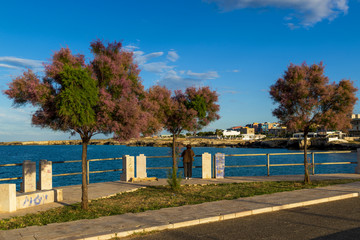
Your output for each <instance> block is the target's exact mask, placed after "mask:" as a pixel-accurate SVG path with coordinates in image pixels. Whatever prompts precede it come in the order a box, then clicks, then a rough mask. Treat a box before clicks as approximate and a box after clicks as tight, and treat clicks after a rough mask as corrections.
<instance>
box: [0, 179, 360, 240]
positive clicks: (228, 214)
mask: <svg viewBox="0 0 360 240" xmlns="http://www.w3.org/2000/svg"><path fill="white" fill-rule="evenodd" d="M359 191H360V182H355V183H350V184H343V185H334V186H328V187H323V188H316V189H303V190H297V191H291V192H281V193H274V194H269V195H261V196H254V197H248V198H240V199H235V200H223V201H216V202H208V203H202V204H197V205H188V206H182V207H174V208H164V209H160V210H154V211H146V212H142V213H136V214H132V213H127V214H123V215H116V216H109V217H101V218H97V219H92V220H88V219H85V220H79V221H74V222H67V223H54V224H49V225H46V226H41V227H39V226H33V227H27V228H23V229H15V230H8V231H0V239H1V240H2V239H14V240H16V239H19V240H24V239H32V240H33V239H37V240H42V239H86V240H92V239H109V238H111V237H114V236H128V235H131V234H133V233H136V232H144V231H153V230H164V229H174V228H178V227H185V226H193V225H196V224H203V223H209V222H215V221H221V220H226V219H232V218H238V217H244V216H249V215H254V214H260V213H265V212H272V211H278V210H281V209H289V208H293V207H301V206H306V205H310V204H318V203H323V202H328V201H335V200H340V199H345V198H350V197H357V196H358V195H359Z"/></svg>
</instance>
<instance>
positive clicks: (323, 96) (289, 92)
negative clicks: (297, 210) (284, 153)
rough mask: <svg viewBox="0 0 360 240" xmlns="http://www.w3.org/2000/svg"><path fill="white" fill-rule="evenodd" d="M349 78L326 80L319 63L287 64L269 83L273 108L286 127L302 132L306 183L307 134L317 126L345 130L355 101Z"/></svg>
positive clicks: (347, 127)
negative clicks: (281, 75) (277, 77)
mask: <svg viewBox="0 0 360 240" xmlns="http://www.w3.org/2000/svg"><path fill="white" fill-rule="evenodd" d="M356 91H357V89H356V88H355V87H354V86H353V82H351V81H349V80H341V81H340V82H339V83H338V84H336V83H335V82H334V83H331V84H329V79H328V78H327V77H326V76H325V75H324V66H323V64H322V63H320V64H318V65H317V64H313V65H311V66H308V65H307V64H306V63H303V64H302V65H300V66H298V65H294V64H291V65H290V66H289V67H288V69H287V71H285V74H284V76H283V77H282V78H279V79H278V80H277V82H276V83H275V84H274V85H272V86H271V87H270V95H271V98H272V99H273V100H274V102H275V103H278V104H279V106H278V107H277V108H276V109H275V110H274V111H273V115H274V116H276V117H277V118H278V119H279V120H280V121H281V122H282V123H283V124H285V125H286V126H287V127H288V129H289V130H300V131H303V132H304V170H305V178H304V181H305V183H310V177H309V172H308V161H307V136H308V133H309V131H311V130H315V129H317V128H324V129H328V128H331V129H332V130H343V131H347V130H348V129H349V128H350V120H351V114H352V112H353V109H354V105H355V103H356V101H357V98H356V96H355V93H356Z"/></svg>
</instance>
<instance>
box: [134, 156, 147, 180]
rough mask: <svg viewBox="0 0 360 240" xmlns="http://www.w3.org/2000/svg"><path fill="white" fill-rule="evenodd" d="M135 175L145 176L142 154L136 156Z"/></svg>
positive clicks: (144, 162)
mask: <svg viewBox="0 0 360 240" xmlns="http://www.w3.org/2000/svg"><path fill="white" fill-rule="evenodd" d="M136 177H137V178H147V173H146V156H145V155H144V154H140V155H139V156H137V157H136Z"/></svg>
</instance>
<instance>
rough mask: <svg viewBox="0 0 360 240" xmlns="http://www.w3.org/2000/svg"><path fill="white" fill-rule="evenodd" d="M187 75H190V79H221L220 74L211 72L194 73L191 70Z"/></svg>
mask: <svg viewBox="0 0 360 240" xmlns="http://www.w3.org/2000/svg"><path fill="white" fill-rule="evenodd" d="M186 75H188V76H190V77H195V78H199V79H202V80H208V79H215V78H218V77H219V75H218V73H217V72H215V71H209V72H205V73H194V72H192V71H190V70H189V71H187V72H186Z"/></svg>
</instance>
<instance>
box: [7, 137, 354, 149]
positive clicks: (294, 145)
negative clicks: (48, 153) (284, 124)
mask: <svg viewBox="0 0 360 240" xmlns="http://www.w3.org/2000/svg"><path fill="white" fill-rule="evenodd" d="M177 142H178V143H179V145H180V146H186V145H187V144H191V145H192V146H193V147H218V148H225V147H232V148H288V149H302V148H303V146H304V142H303V141H301V140H298V139H288V138H276V139H263V140H251V141H245V140H239V139H206V138H179V139H177ZM171 144H172V139H171V138H151V137H146V138H140V139H131V140H128V141H124V142H119V141H117V140H114V139H94V140H91V141H90V143H89V145H127V146H137V147H141V146H147V147H148V146H151V147H170V146H171ZM0 145H7V146H10V145H81V140H64V141H28V142H0ZM357 148H360V142H344V141H341V142H340V141H334V142H327V140H326V139H321V138H316V139H311V140H310V141H308V149H310V150H311V149H318V150H356V149H357Z"/></svg>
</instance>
